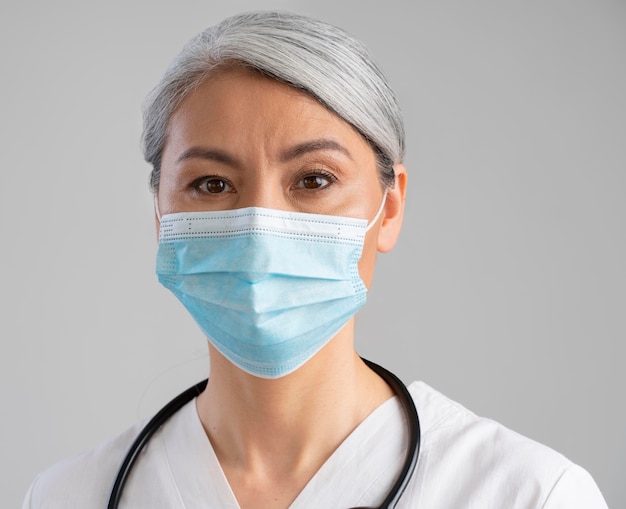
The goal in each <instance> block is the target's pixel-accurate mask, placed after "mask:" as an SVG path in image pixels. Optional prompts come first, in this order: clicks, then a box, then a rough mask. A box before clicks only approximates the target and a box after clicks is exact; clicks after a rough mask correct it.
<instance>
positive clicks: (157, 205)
mask: <svg viewBox="0 0 626 509" xmlns="http://www.w3.org/2000/svg"><path fill="white" fill-rule="evenodd" d="M153 196H154V211H155V212H156V216H157V219H158V220H159V223H160V222H161V213H160V212H159V193H158V192H157V191H155V192H154V194H153Z"/></svg>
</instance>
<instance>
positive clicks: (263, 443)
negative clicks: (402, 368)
mask: <svg viewBox="0 0 626 509" xmlns="http://www.w3.org/2000/svg"><path fill="white" fill-rule="evenodd" d="M352 327H353V325H352V322H350V323H349V324H348V325H347V326H346V327H345V328H344V329H343V330H342V331H341V332H340V333H339V334H338V335H337V336H336V337H335V338H333V339H332V340H331V341H330V342H329V343H328V344H327V345H326V346H325V347H324V348H323V349H322V350H321V351H320V352H319V353H318V354H316V355H315V356H314V357H313V358H312V359H311V360H309V361H308V362H307V363H306V364H305V365H304V366H302V367H301V368H300V369H298V370H296V371H295V372H294V373H291V374H290V375H287V376H285V377H282V378H279V379H275V380H267V379H262V378H258V377H254V376H252V375H249V374H247V373H245V372H243V371H241V370H239V369H238V368H236V367H235V366H233V365H232V364H231V363H230V362H229V361H227V360H226V359H225V358H224V357H223V356H221V355H220V354H219V352H217V351H216V350H215V349H214V348H212V347H210V358H211V377H210V380H209V384H208V386H207V389H206V390H205V392H204V393H202V394H201V395H200V396H199V397H198V412H199V415H200V419H201V421H202V423H203V425H204V428H205V430H206V432H207V435H208V436H209V439H210V440H211V442H212V445H213V448H214V450H215V452H216V454H217V457H218V459H219V461H220V463H221V465H222V467H223V469H224V471H225V472H226V473H227V476H228V472H229V471H240V472H246V473H247V474H252V475H258V474H259V473H261V472H262V473H263V475H268V476H271V477H273V476H277V478H280V476H285V475H287V476H293V475H300V476H301V477H302V478H306V480H307V481H308V479H309V478H310V477H311V476H312V475H313V474H314V473H315V472H316V471H317V470H318V469H319V467H320V466H321V465H322V464H323V463H324V461H326V459H327V458H328V457H329V456H330V455H331V454H332V452H333V451H334V450H335V449H336V448H337V447H338V446H339V444H340V443H341V442H342V441H343V440H344V439H345V438H346V437H347V436H348V435H349V434H350V433H351V432H352V431H353V430H354V428H356V427H357V426H358V425H359V424H360V423H361V422H362V421H363V420H364V419H365V418H366V417H367V415H369V414H370V413H371V412H372V411H373V410H374V409H375V408H376V407H377V406H379V405H380V404H381V403H382V402H383V401H385V400H386V399H388V398H389V397H391V396H392V395H393V393H392V391H391V389H390V388H389V387H388V386H387V385H386V384H385V382H384V381H383V380H382V379H380V378H379V377H378V376H377V375H376V374H375V373H373V372H372V371H371V370H370V369H369V368H368V367H367V366H366V365H365V364H364V363H363V362H362V360H361V359H360V358H359V357H358V355H357V354H356V352H355V351H354V347H353V342H352Z"/></svg>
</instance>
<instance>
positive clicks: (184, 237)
mask: <svg viewBox="0 0 626 509" xmlns="http://www.w3.org/2000/svg"><path fill="white" fill-rule="evenodd" d="M144 149H145V156H146V160H147V161H149V162H150V163H151V164H152V165H153V173H152V187H153V191H154V196H155V213H156V220H157V225H158V227H159V230H160V240H159V251H158V256H157V273H158V275H159V279H160V281H161V282H162V283H163V284H164V285H165V286H166V287H167V288H169V289H170V290H171V291H172V292H174V294H175V295H176V296H177V297H178V298H179V299H180V300H181V302H182V303H183V304H184V305H185V307H186V308H187V309H188V310H189V312H190V313H191V314H192V316H193V317H194V319H195V320H196V321H197V322H198V325H199V326H200V327H201V329H202V330H203V331H204V333H205V334H206V335H207V338H208V345H209V353H210V380H209V382H208V384H207V386H206V389H205V390H204V391H203V392H201V393H200V394H199V395H198V396H197V397H196V398H194V399H193V400H192V401H190V402H188V403H186V404H185V405H184V406H183V407H182V408H181V409H180V410H178V411H177V412H175V413H174V415H173V416H172V417H171V418H169V420H167V421H166V423H165V424H163V425H162V426H160V427H158V429H157V430H156V433H155V434H154V435H153V436H151V437H150V439H149V441H148V442H147V443H146V444H145V445H144V447H143V449H142V450H141V452H140V453H139V454H138V457H137V461H136V463H134V464H133V465H132V469H131V470H130V473H129V474H128V476H127V478H126V480H125V483H124V484H123V486H122V487H121V488H122V490H121V491H120V490H118V488H119V484H118V483H117V482H116V476H117V473H118V469H119V467H120V465H121V464H122V463H123V462H124V458H125V456H126V453H127V451H128V449H129V448H130V447H131V444H132V442H133V441H134V439H135V437H136V436H137V435H138V434H139V433H140V430H141V429H142V427H143V426H142V425H138V426H136V427H133V428H131V429H130V430H128V431H127V432H125V433H124V434H122V435H120V436H119V437H117V438H115V439H113V440H112V441H110V442H108V443H106V444H104V445H102V446H100V447H98V448H97V449H95V450H93V451H90V452H87V453H85V454H83V455H81V456H79V457H77V458H72V459H70V460H67V461H65V462H63V463H61V464H59V465H56V466H54V467H53V468H51V469H50V470H49V471H47V472H45V473H44V474H42V475H41V476H40V477H39V478H37V479H36V480H35V482H34V483H33V485H32V486H31V489H30V491H29V493H28V494H27V497H26V500H25V503H24V507H28V508H39V507H64V508H66V507H80V508H83V509H84V508H91V507H93V508H96V507H98V508H99V507H105V506H106V504H107V501H110V500H113V499H118V498H119V500H120V507H132V508H144V507H145V508H150V509H155V508H159V507H163V508H166V507H167V508H172V507H189V508H192V507H193V508H195V507H241V508H287V507H293V508H311V507H315V508H318V507H319V508H331V507H333V508H335V507H336V508H346V507H377V506H379V505H380V504H381V503H383V501H384V500H385V499H386V498H388V494H389V492H390V491H392V488H393V487H394V484H395V483H396V482H397V480H398V478H399V477H403V476H402V475H401V474H402V473H403V472H402V469H403V466H404V464H405V457H407V456H409V457H410V456H411V454H410V453H411V449H412V448H411V447H409V445H408V444H409V443H410V438H411V437H410V436H409V435H410V433H409V430H408V429H407V424H406V423H407V421H409V422H410V417H411V412H410V409H409V410H408V411H407V412H405V410H406V409H405V408H403V406H406V405H404V404H401V403H400V400H399V398H397V397H395V392H396V391H397V390H398V388H397V387H395V386H394V385H393V380H392V385H390V384H389V383H388V381H386V380H387V379H383V378H382V377H381V373H382V375H383V376H385V375H384V372H381V371H380V370H379V369H378V368H376V367H375V366H371V365H369V364H366V363H365V362H364V361H363V360H361V359H360V358H359V356H358V355H357V353H356V352H355V349H354V314H355V313H356V311H357V310H358V309H359V307H360V306H361V305H362V304H363V303H364V301H365V294H366V291H367V288H369V287H370V285H371V283H372V277H373V270H374V264H375V259H376V253H377V252H378V251H381V252H385V251H388V250H390V249H392V248H393V246H394V244H395V242H396V239H397V238H398V235H399V232H400V227H401V224H402V214H403V207H404V200H405V190H406V184H407V177H406V170H405V168H404V166H403V165H402V159H403V153H404V134H403V124H402V119H401V115H400V111H399V107H398V105H397V102H396V99H395V97H394V95H393V92H392V91H391V89H390V88H389V86H388V84H387V82H386V80H385V78H384V77H383V76H382V74H381V73H380V71H379V70H378V69H377V67H376V66H375V65H374V64H373V62H372V60H371V57H370V56H369V55H368V53H367V52H366V50H365V49H364V48H363V46H362V45H361V44H360V43H359V42H358V41H355V40H354V39H353V38H351V37H350V36H349V35H347V34H345V33H344V32H342V31H341V30H339V29H337V28H334V27H331V26H328V25H326V24H324V23H320V22H318V21H314V20H310V19H307V18H303V17H300V16H295V15H291V14H286V13H252V14H246V15H241V16H235V17H233V18H229V19H227V20H225V21H223V22H222V23H221V24H219V25H217V26H216V27H213V28H211V29H209V30H207V31H205V32H204V33H202V34H200V35H199V36H197V37H196V38H194V39H193V40H192V41H191V42H190V43H189V44H188V45H187V46H186V47H185V48H184V50H183V52H182V53H181V54H180V55H179V56H178V58H177V59H176V60H175V61H174V62H173V64H172V66H171V67H170V68H169V70H168V71H167V73H166V74H165V76H164V78H163V79H162V81H161V82H160V83H159V85H158V86H157V87H156V88H155V90H154V91H153V93H152V94H151V96H150V97H149V98H148V101H147V104H146V109H145V132H144ZM409 391H410V394H411V397H412V399H413V400H414V402H415V406H416V407H417V411H418V413H419V421H420V424H421V450H420V454H419V459H418V463H417V468H416V470H415V471H414V472H412V474H411V472H409V474H410V475H408V476H407V483H408V484H407V485H406V487H404V486H403V489H401V490H400V493H398V496H399V501H398V504H397V507H406V508H409V507H411V508H417V507H423V508H459V507H480V508H488V507H494V508H502V507H507V508H540V507H543V508H557V507H563V508H565V507H567V508H577V507H580V508H583V507H584V508H586V509H589V508H601V507H606V504H605V503H604V501H603V499H602V496H601V495H600V493H599V491H598V489H597V487H596V486H595V484H594V482H593V480H592V479H591V478H590V476H589V475H588V474H587V473H586V472H585V471H584V470H583V469H581V468H580V467H578V466H576V465H573V464H572V463H571V462H569V461H568V460H567V459H565V458H564V457H562V456H561V455H559V454H558V453H556V452H554V451H552V450H550V449H548V448H546V447H544V446H541V445H539V444H536V443H534V442H532V441H530V440H528V439H525V438H523V437H520V436H519V435H516V434H515V433H513V432H511V431H509V430H507V429H505V428H504V427H502V426H500V425H498V424H496V423H494V422H492V421H489V420H486V419H481V418H479V417H477V416H475V415H474V414H472V413H470V412H468V411H467V410H465V409H464V408H462V407H461V406H459V405H457V404H455V403H454V402H452V401H450V400H448V399H446V398H445V397H444V396H442V395H441V394H439V393H437V392H436V391H434V390H433V389H431V388H429V387H428V386H426V385H425V384H423V383H417V382H416V383H413V384H411V386H410V387H409ZM409 406H410V405H409ZM409 470H410V469H409ZM118 479H119V478H118ZM114 482H115V483H116V489H115V491H116V494H115V495H114V496H111V488H112V486H113V485H114ZM394 502H395V498H394ZM111 503H113V502H111ZM110 506H111V505H110Z"/></svg>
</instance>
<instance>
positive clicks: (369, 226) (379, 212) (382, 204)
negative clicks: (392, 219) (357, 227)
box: [365, 189, 387, 233]
mask: <svg viewBox="0 0 626 509" xmlns="http://www.w3.org/2000/svg"><path fill="white" fill-rule="evenodd" d="M386 201H387V190H386V189H385V192H384V194H383V201H382V202H381V203H380V207H378V212H376V215H375V216H374V219H372V220H371V221H370V223H369V224H368V225H367V228H366V229H365V233H367V232H368V231H370V230H371V229H372V226H374V225H375V224H376V221H378V218H379V217H380V215H381V214H382V212H383V209H384V208H385V202H386Z"/></svg>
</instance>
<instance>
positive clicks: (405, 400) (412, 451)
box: [107, 359, 420, 509]
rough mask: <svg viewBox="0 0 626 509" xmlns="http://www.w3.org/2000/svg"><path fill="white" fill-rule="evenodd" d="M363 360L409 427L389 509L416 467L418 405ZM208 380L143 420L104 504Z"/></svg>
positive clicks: (114, 498) (111, 508) (385, 508)
mask: <svg viewBox="0 0 626 509" xmlns="http://www.w3.org/2000/svg"><path fill="white" fill-rule="evenodd" d="M363 361H364V362H365V363H366V364H367V365H368V366H369V367H370V368H371V369H372V370H373V371H374V372H376V373H377V374H378V375H379V376H380V377H381V378H382V379H383V380H385V382H387V384H388V385H389V386H390V387H391V388H392V389H393V391H394V392H395V393H396V395H397V396H398V398H400V403H401V404H402V408H403V409H404V412H405V414H406V418H407V424H408V427H409V442H408V443H409V447H408V451H407V456H406V459H405V461H404V465H403V467H402V470H401V471H400V474H399V476H398V479H397V480H396V482H395V484H394V485H393V487H392V488H391V491H390V492H389V494H388V495H387V496H386V497H385V500H384V501H383V503H382V504H381V505H380V507H379V508H378V509H391V508H393V507H395V506H396V504H397V503H398V500H399V499H400V497H401V496H402V493H403V492H404V490H405V488H406V486H407V484H408V483H409V480H410V479H411V476H412V475H413V472H414V471H415V467H416V466H417V458H418V456H419V449H420V423H419V418H418V416H417V408H415V403H414V402H413V398H412V397H411V395H410V394H409V390H408V389H407V387H406V385H404V383H402V381H401V380H400V379H399V378H398V377H397V376H396V375H394V374H393V373H392V372H391V371H388V370H386V369H385V368H383V367H382V366H379V365H378V364H374V363H373V362H371V361H368V360H367V359H363ZM207 382H208V379H207V380H204V381H202V382H200V383H198V384H196V385H194V386H193V387H190V388H189V389H187V390H186V391H185V392H183V393H181V394H179V395H178V396H176V397H175V398H174V399H173V400H172V401H170V402H169V403H168V404H167V405H165V406H164V407H163V408H162V409H161V410H159V412H158V413H157V414H156V415H155V416H154V417H153V418H152V419H151V420H150V421H149V422H148V424H146V426H145V427H144V428H143V429H142V430H141V431H140V432H139V435H137V438H136V439H135V441H134V442H133V444H132V445H131V446H130V449H128V452H127V453H126V457H125V458H124V461H123V462H122V464H121V465H120V468H119V471H118V472H117V477H116V478H115V483H114V484H113V488H112V489H111V495H110V496H109V504H108V505H107V509H117V507H118V505H119V502H120V499H121V498H122V490H123V489H124V485H125V484H126V481H127V479H128V476H129V474H130V471H131V469H132V468H133V465H134V464H135V462H136V460H137V458H138V456H139V453H140V452H141V451H142V450H143V448H144V447H145V446H146V444H147V443H148V441H149V440H150V438H152V436H153V435H154V434H155V433H156V432H157V430H158V429H159V428H160V427H161V426H162V425H163V424H164V423H165V422H166V421H167V420H168V419H169V418H170V417H172V415H174V414H175V413H176V412H178V411H179V410H180V409H181V408H182V407H183V406H185V405H186V404H187V403H189V402H190V401H191V400H192V399H193V398H195V397H196V396H198V395H199V394H200V393H201V392H202V391H203V390H204V389H205V387H206V385H207ZM353 509H368V508H365V507H355V508H353Z"/></svg>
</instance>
